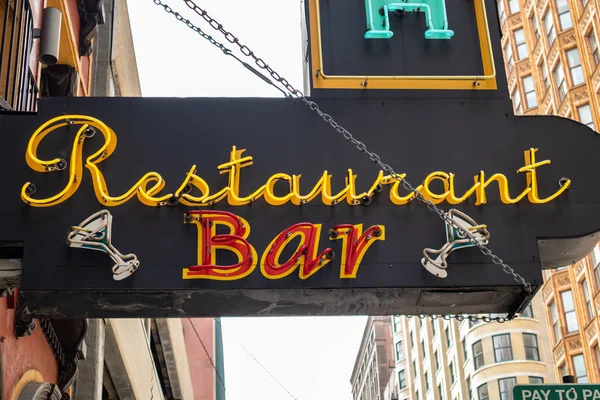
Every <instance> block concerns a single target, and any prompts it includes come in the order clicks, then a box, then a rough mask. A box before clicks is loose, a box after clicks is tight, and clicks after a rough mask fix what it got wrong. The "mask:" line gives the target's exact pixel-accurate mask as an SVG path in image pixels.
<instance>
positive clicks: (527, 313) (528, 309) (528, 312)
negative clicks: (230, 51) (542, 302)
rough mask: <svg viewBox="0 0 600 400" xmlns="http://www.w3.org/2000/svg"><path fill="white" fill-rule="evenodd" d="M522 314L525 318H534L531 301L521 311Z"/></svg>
mask: <svg viewBox="0 0 600 400" xmlns="http://www.w3.org/2000/svg"><path fill="white" fill-rule="evenodd" d="M521 316H522V317H525V318H533V308H531V303H529V304H528V305H527V307H525V309H524V310H523V312H522V313H521Z"/></svg>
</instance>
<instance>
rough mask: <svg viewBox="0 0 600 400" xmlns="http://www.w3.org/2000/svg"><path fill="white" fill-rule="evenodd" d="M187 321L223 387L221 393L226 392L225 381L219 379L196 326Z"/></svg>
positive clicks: (189, 319)
mask: <svg viewBox="0 0 600 400" xmlns="http://www.w3.org/2000/svg"><path fill="white" fill-rule="evenodd" d="M188 321H189V323H190V325H191V326H192V329H193V330H194V333H195V334H196V337H197V338H198V340H199V341H200V344H201V345H202V349H203V350H204V354H206V357H207V358H208V361H209V362H210V365H212V367H213V369H214V371H215V375H217V378H218V379H219V382H221V385H223V392H226V391H227V389H225V381H224V380H223V378H221V375H220V374H219V371H217V366H216V365H215V363H214V362H213V359H212V357H211V356H210V354H208V350H206V346H205V345H204V341H203V340H202V338H201V337H200V334H198V331H197V330H196V326H195V325H194V322H193V321H192V319H191V318H188Z"/></svg>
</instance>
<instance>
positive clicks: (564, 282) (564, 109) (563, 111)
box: [557, 100, 571, 286]
mask: <svg viewBox="0 0 600 400" xmlns="http://www.w3.org/2000/svg"><path fill="white" fill-rule="evenodd" d="M570 111H571V105H570V104H569V102H567V101H564V100H563V103H562V105H561V106H560V108H559V109H558V115H560V116H561V117H566V116H567V115H569V112H570ZM557 283H558V286H568V285H570V284H571V280H570V279H569V276H568V275H567V276H565V277H564V278H562V279H559V280H558V282H557Z"/></svg>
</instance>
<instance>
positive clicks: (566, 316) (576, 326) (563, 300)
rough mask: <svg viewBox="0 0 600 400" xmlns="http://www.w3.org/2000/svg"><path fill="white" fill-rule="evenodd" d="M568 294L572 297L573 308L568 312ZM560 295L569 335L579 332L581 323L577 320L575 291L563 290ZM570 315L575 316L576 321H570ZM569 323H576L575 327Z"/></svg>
mask: <svg viewBox="0 0 600 400" xmlns="http://www.w3.org/2000/svg"><path fill="white" fill-rule="evenodd" d="M566 293H569V296H570V297H571V306H572V308H570V309H569V310H567V308H566V306H565V295H566ZM559 295H560V301H561V303H562V304H561V305H562V311H563V316H564V318H565V322H566V328H567V335H568V334H570V333H575V332H578V331H579V321H578V320H577V312H576V311H575V308H576V307H575V296H573V290H572V289H569V290H563V291H562V292H559ZM569 315H574V318H575V319H571V320H569ZM569 321H575V326H574V327H572V326H570V325H569ZM571 328H574V329H573V330H571Z"/></svg>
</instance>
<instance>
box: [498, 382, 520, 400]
mask: <svg viewBox="0 0 600 400" xmlns="http://www.w3.org/2000/svg"><path fill="white" fill-rule="evenodd" d="M506 381H512V382H514V385H513V386H512V387H509V388H508V389H507V391H505V392H503V391H502V389H503V388H502V386H503V385H502V383H503V382H506ZM515 386H517V377H516V376H509V377H506V378H501V379H498V394H499V395H500V400H512V395H513V389H514V387H515Z"/></svg>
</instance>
